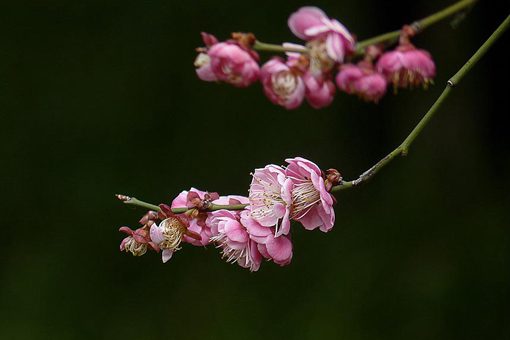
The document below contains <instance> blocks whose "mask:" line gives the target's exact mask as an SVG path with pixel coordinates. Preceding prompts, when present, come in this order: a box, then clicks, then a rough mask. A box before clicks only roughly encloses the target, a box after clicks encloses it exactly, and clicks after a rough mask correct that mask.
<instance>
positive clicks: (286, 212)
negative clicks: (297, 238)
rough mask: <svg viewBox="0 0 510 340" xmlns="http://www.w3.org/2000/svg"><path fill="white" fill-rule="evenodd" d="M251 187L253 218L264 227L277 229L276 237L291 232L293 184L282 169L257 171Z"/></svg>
mask: <svg viewBox="0 0 510 340" xmlns="http://www.w3.org/2000/svg"><path fill="white" fill-rule="evenodd" d="M252 176H253V178H252V181H251V185H250V194H249V197H250V209H251V216H252V217H253V218H254V219H255V220H256V221H257V222H259V223H260V224H261V225H262V226H264V227H275V236H280V235H282V234H283V235H286V234H288V233H289V231H290V209H291V204H292V197H291V192H290V189H291V186H292V182H291V181H290V180H289V179H288V178H287V177H286V176H285V172H284V170H283V168H282V167H280V166H277V165H273V164H270V165H267V166H266V167H264V168H262V169H256V170H255V172H254V173H253V175H252Z"/></svg>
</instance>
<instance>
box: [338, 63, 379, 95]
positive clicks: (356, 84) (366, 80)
mask: <svg viewBox="0 0 510 340" xmlns="http://www.w3.org/2000/svg"><path fill="white" fill-rule="evenodd" d="M358 65H361V66H358ZM358 65H353V64H346V65H342V67H341V68H340V72H339V73H338V74H337V76H336V84H337V86H338V88H339V89H340V90H342V91H344V92H345V93H349V94H356V95H357V96H358V97H360V98H362V99H364V100H366V101H372V102H377V101H379V100H380V99H381V98H382V97H383V96H384V94H385V93H386V87H387V83H386V79H385V78H384V77H383V76H382V75H381V74H379V73H376V72H375V71H374V70H373V67H372V64H371V63H370V64H368V63H365V62H360V63H359V64H358Z"/></svg>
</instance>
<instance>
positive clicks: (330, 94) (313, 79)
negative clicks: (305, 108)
mask: <svg viewBox="0 0 510 340" xmlns="http://www.w3.org/2000/svg"><path fill="white" fill-rule="evenodd" d="M303 80H304V82H305V86H306V101H307V102H308V104H310V106H311V107H313V108H314V109H320V108H323V107H326V106H329V105H330V104H331V103H332V102H333V99H334V97H335V85H334V84H333V82H332V81H331V80H329V79H325V78H324V77H323V76H322V75H320V76H314V75H312V74H311V73H310V72H307V73H305V75H304V76H303Z"/></svg>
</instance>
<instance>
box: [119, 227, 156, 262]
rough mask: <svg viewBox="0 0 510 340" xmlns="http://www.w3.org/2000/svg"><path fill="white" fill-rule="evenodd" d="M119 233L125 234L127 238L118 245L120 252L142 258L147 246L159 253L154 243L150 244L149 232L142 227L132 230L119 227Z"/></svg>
mask: <svg viewBox="0 0 510 340" xmlns="http://www.w3.org/2000/svg"><path fill="white" fill-rule="evenodd" d="M119 231H122V232H123V233H126V234H127V235H128V236H127V237H126V238H124V239H123V240H122V242H121V243H120V250H121V251H126V252H130V253H131V254H133V255H134V256H142V255H143V254H145V253H146V252H147V246H150V247H151V248H152V249H154V250H156V251H159V247H158V246H157V244H156V243H154V242H152V240H151V238H150V237H149V232H148V231H147V229H146V228H145V226H144V227H142V228H138V229H136V230H132V229H130V228H128V227H120V229H119Z"/></svg>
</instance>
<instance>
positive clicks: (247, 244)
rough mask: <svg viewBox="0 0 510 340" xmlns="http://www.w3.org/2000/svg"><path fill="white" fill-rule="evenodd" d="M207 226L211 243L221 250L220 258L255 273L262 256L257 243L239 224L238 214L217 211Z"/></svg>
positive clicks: (210, 217)
mask: <svg viewBox="0 0 510 340" xmlns="http://www.w3.org/2000/svg"><path fill="white" fill-rule="evenodd" d="M208 224H209V226H210V227H211V230H212V233H213V235H214V236H213V237H211V242H214V243H216V244H217V247H218V248H221V249H222V257H223V258H225V259H226V261H227V262H229V263H234V262H237V264H239V265H240V266H241V267H243V268H249V269H250V271H252V272H253V271H257V270H258V269H259V268H260V263H261V262H262V256H261V254H260V252H259V250H258V248H257V243H256V242H255V241H253V240H251V239H250V235H249V234H248V231H247V229H246V227H245V226H244V225H242V224H241V222H240V212H236V211H229V210H218V211H214V212H212V213H211V214H210V216H209V218H208Z"/></svg>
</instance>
